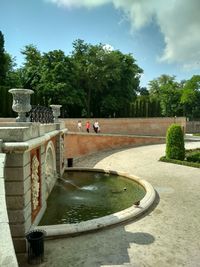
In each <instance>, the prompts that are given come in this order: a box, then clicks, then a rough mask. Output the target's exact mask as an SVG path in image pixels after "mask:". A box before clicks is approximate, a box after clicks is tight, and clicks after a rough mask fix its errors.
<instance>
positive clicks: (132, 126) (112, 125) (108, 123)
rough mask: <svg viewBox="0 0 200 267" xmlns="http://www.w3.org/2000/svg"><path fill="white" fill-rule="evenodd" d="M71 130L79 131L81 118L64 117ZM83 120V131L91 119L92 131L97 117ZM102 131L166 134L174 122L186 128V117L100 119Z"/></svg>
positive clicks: (111, 132)
mask: <svg viewBox="0 0 200 267" xmlns="http://www.w3.org/2000/svg"><path fill="white" fill-rule="evenodd" d="M62 120H63V121H64V122H65V126H66V128H67V129H68V131H69V132H77V131H78V128H77V123H78V120H79V119H62ZM80 120H81V121H82V128H83V129H82V131H83V132H86V129H85V124H86V122H87V121H90V124H91V132H94V131H93V129H92V124H93V123H94V121H95V119H80ZM98 122H99V125H100V128H101V133H105V134H109V133H110V134H135V135H153V136H165V135H166V131H167V128H168V127H169V126H170V125H171V124H172V123H178V124H180V125H181V126H182V127H183V128H184V129H185V128H186V118H185V117H177V118H176V117H174V118H117V119H113V118H111V119H102V118H100V119H98Z"/></svg>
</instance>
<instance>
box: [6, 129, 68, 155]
mask: <svg viewBox="0 0 200 267" xmlns="http://www.w3.org/2000/svg"><path fill="white" fill-rule="evenodd" d="M66 132H67V129H62V130H55V131H52V132H48V133H45V134H44V135H43V136H41V137H37V138H34V139H31V140H28V141H26V142H4V143H3V144H2V151H3V152H5V153H9V152H12V151H14V152H19V153H20V152H24V151H28V150H31V149H33V148H35V147H37V146H38V145H40V144H43V143H44V142H47V141H49V140H50V139H51V138H52V137H54V136H56V135H57V134H59V133H63V134H65V133H66Z"/></svg>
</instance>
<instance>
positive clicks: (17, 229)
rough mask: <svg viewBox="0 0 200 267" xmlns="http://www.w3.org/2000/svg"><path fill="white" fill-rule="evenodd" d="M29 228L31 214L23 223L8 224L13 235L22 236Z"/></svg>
mask: <svg viewBox="0 0 200 267" xmlns="http://www.w3.org/2000/svg"><path fill="white" fill-rule="evenodd" d="M30 228H31V216H29V217H28V218H27V220H26V221H25V223H23V224H21V223H20V224H10V231H11V234H12V236H14V237H20V236H21V237H22V236H24V235H25V233H27V232H28V231H29V230H30Z"/></svg>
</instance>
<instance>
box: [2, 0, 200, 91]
mask: <svg viewBox="0 0 200 267" xmlns="http://www.w3.org/2000/svg"><path fill="white" fill-rule="evenodd" d="M199 12H200V0H167V1H166V0H0V14H1V15H0V30H1V31H2V33H3V34H4V39H5V50H6V51H7V52H8V53H10V54H11V55H12V56H13V57H15V59H16V63H17V66H18V67H19V66H21V65H22V64H23V55H22V54H21V52H20V51H21V50H23V48H24V46H25V45H28V44H33V45H35V46H36V47H37V48H38V49H39V50H40V51H41V52H48V51H51V50H55V49H61V50H63V51H64V52H65V54H66V55H70V53H71V51H72V50H73V47H72V42H73V41H75V40H76V39H83V40H84V41H85V42H87V43H90V44H98V43H103V44H105V45H109V47H111V48H113V49H118V50H120V51H121V52H122V53H131V54H132V55H133V57H134V58H135V59H136V62H137V64H138V65H139V67H141V68H142V69H143V71H144V73H143V75H142V77H141V86H148V82H149V81H150V80H153V79H155V78H158V77H159V76H160V75H162V74H167V75H175V76H176V78H177V81H180V80H183V79H190V78H191V77H192V76H193V75H196V74H200V15H199V14H200V13H199Z"/></svg>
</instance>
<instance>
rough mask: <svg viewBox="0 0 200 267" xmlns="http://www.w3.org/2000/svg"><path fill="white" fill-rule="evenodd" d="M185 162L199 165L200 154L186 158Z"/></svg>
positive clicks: (193, 154)
mask: <svg viewBox="0 0 200 267" xmlns="http://www.w3.org/2000/svg"><path fill="white" fill-rule="evenodd" d="M186 159H187V161H190V162H198V163H200V152H196V153H192V154H190V155H188V156H187V157H186Z"/></svg>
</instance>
